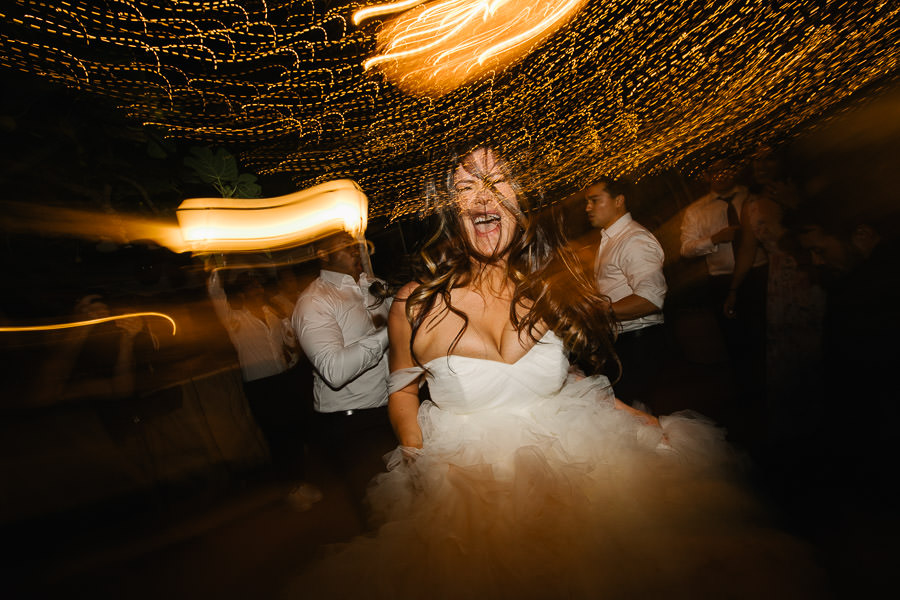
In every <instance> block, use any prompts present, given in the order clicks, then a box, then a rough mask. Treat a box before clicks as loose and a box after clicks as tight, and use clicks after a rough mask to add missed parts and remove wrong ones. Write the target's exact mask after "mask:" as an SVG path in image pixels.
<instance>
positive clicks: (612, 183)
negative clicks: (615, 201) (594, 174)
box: [582, 175, 633, 201]
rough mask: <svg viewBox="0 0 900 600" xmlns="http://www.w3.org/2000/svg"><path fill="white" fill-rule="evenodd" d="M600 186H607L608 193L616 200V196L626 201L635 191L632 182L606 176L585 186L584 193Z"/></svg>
mask: <svg viewBox="0 0 900 600" xmlns="http://www.w3.org/2000/svg"><path fill="white" fill-rule="evenodd" d="M600 184H603V185H604V186H606V191H607V192H608V193H609V195H610V196H612V197H613V198H615V197H616V196H624V197H625V200H626V201H627V200H628V199H629V198H630V197H631V193H632V191H633V189H632V185H631V182H630V181H627V180H625V179H613V178H612V177H607V176H606V175H603V176H601V177H598V178H597V179H594V180H593V181H592V182H590V183H589V184H587V185H586V186H584V190H582V191H584V192H587V190H588V188H591V187H594V186H595V185H600Z"/></svg>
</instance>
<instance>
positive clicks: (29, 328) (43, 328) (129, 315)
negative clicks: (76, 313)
mask: <svg viewBox="0 0 900 600" xmlns="http://www.w3.org/2000/svg"><path fill="white" fill-rule="evenodd" d="M136 317H159V318H161V319H165V320H166V321H168V322H169V324H171V325H172V335H175V332H176V331H177V327H176V326H175V319H173V318H172V317H170V316H169V315H167V314H165V313H160V312H133V313H125V314H121V315H112V316H109V317H98V318H96V319H87V320H84V321H70V322H68V323H56V324H53V325H19V326H15V327H6V326H4V327H0V332H3V333H11V332H25V331H53V330H56V329H72V328H75V327H88V326H90V325H98V324H100V323H107V322H109V321H117V320H120V319H133V318H136Z"/></svg>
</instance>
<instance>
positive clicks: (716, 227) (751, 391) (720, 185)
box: [681, 159, 768, 435]
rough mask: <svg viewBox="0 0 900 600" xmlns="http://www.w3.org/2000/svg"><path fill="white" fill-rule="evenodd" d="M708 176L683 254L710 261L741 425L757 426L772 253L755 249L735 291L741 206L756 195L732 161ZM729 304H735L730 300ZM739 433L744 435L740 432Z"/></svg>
mask: <svg viewBox="0 0 900 600" xmlns="http://www.w3.org/2000/svg"><path fill="white" fill-rule="evenodd" d="M704 178H705V180H706V181H707V183H708V184H709V193H707V194H705V195H704V196H702V197H700V198H699V199H697V200H696V201H694V202H693V203H692V204H690V205H689V206H688V207H687V208H686V209H685V212H684V217H683V220H682V223H681V255H682V256H683V257H685V258H698V257H703V258H704V259H705V261H706V269H707V273H708V278H707V284H708V287H707V302H708V309H709V310H710V311H711V312H712V313H713V315H714V316H715V317H716V320H717V321H718V323H719V328H720V330H721V333H722V336H723V339H724V342H725V345H726V347H727V350H728V355H729V359H730V361H731V363H732V367H733V369H734V372H735V374H736V377H737V381H736V382H735V384H736V386H737V395H738V397H739V398H740V399H741V401H742V402H741V403H742V406H741V411H740V413H739V414H738V415H736V417H735V418H737V419H739V420H740V421H742V423H735V425H736V426H745V427H748V428H752V427H755V425H753V424H752V423H751V420H753V419H757V418H758V417H756V416H754V414H755V412H756V409H755V408H754V406H756V405H757V404H758V403H759V402H760V401H761V400H762V396H763V390H764V386H765V326H766V320H765V301H766V279H767V276H768V272H767V258H766V253H765V251H764V250H762V248H759V249H758V250H757V252H756V256H755V257H754V260H753V268H751V269H750V272H749V273H748V274H747V277H746V278H744V280H743V282H742V283H741V286H740V289H736V290H733V289H731V286H732V274H733V273H734V263H735V255H736V252H735V250H736V249H737V248H738V247H739V245H740V235H741V222H740V216H741V211H742V209H743V208H744V204H745V203H747V202H752V201H753V197H752V196H751V195H750V193H749V191H748V190H747V188H746V187H745V186H743V185H739V184H738V181H737V169H736V168H735V166H734V164H733V163H732V161H731V160H728V159H718V160H715V161H713V162H712V163H710V165H709V167H707V169H706V171H705V173H704ZM729 292H736V293H737V301H736V304H734V307H735V309H736V310H735V311H729V314H725V312H724V311H725V308H724V307H725V300H726V298H727V297H728V295H729ZM729 306H730V305H729ZM739 435H740V434H739Z"/></svg>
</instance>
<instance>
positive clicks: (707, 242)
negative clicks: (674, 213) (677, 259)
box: [681, 207, 717, 258]
mask: <svg viewBox="0 0 900 600" xmlns="http://www.w3.org/2000/svg"><path fill="white" fill-rule="evenodd" d="M716 248H717V246H716V244H714V243H713V241H712V238H710V237H709V235H707V233H706V231H705V229H704V227H703V223H701V221H700V214H699V211H697V210H692V207H688V209H687V210H686V211H685V213H684V217H683V218H682V220H681V255H682V256H684V257H685V258H693V257H697V256H706V255H707V254H712V253H713V252H715V251H716Z"/></svg>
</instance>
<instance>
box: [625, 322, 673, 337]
mask: <svg viewBox="0 0 900 600" xmlns="http://www.w3.org/2000/svg"><path fill="white" fill-rule="evenodd" d="M660 325H662V323H657V324H655V325H648V326H646V327H641V328H640V329H632V330H631V331H623V332H622V333H620V334H619V338H625V337H630V338H637V337H644V336H648V335H651V334H654V333H656V332H657V331H661V329H658V327H659V326H660ZM651 329H652V330H653V331H650V330H651Z"/></svg>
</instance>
